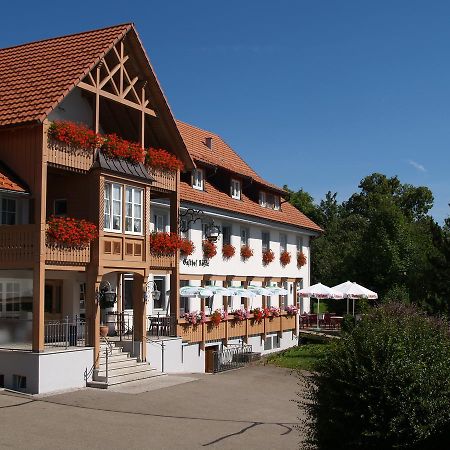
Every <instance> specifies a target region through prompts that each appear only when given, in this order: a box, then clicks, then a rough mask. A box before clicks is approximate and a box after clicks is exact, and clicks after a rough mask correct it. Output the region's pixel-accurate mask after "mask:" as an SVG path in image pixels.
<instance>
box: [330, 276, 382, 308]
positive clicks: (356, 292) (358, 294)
mask: <svg viewBox="0 0 450 450" xmlns="http://www.w3.org/2000/svg"><path fill="white" fill-rule="evenodd" d="M333 289H335V290H336V291H339V292H341V293H342V294H343V295H344V298H346V299H347V314H348V313H349V303H348V300H349V299H352V300H353V315H355V300H357V299H361V298H368V299H370V300H376V299H377V298H378V294H377V293H376V292H374V291H371V290H370V289H367V288H365V287H364V286H361V285H360V284H358V283H355V282H352V281H345V282H344V283H341V284H338V285H337V286H334V287H333Z"/></svg>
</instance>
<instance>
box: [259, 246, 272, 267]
mask: <svg viewBox="0 0 450 450" xmlns="http://www.w3.org/2000/svg"><path fill="white" fill-rule="evenodd" d="M274 259H275V253H274V252H273V250H271V249H270V248H269V249H268V250H265V251H263V254H262V261H263V264H264V265H265V266H267V265H268V264H270V263H271V262H272V261H273V260H274Z"/></svg>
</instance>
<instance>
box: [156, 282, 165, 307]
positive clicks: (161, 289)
mask: <svg viewBox="0 0 450 450" xmlns="http://www.w3.org/2000/svg"><path fill="white" fill-rule="evenodd" d="M154 281H155V284H156V287H157V289H158V291H159V292H161V294H160V296H159V299H156V298H153V310H164V309H165V308H166V288H165V284H166V280H165V278H164V277H155V278H154Z"/></svg>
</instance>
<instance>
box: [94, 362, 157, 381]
mask: <svg viewBox="0 0 450 450" xmlns="http://www.w3.org/2000/svg"><path fill="white" fill-rule="evenodd" d="M155 371H156V369H155V368H153V367H151V366H149V365H148V364H147V363H144V364H141V365H133V366H131V367H120V368H118V369H115V370H111V369H110V370H109V371H108V378H109V379H112V378H115V377H120V376H122V375H130V374H134V373H141V372H155ZM98 375H99V376H106V370H105V368H101V369H100V370H99V371H98Z"/></svg>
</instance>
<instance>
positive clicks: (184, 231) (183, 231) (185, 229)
mask: <svg viewBox="0 0 450 450" xmlns="http://www.w3.org/2000/svg"><path fill="white" fill-rule="evenodd" d="M189 231H190V227H189V225H188V221H187V220H186V219H181V220H180V236H181V237H182V238H183V239H189Z"/></svg>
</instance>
